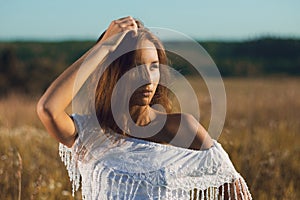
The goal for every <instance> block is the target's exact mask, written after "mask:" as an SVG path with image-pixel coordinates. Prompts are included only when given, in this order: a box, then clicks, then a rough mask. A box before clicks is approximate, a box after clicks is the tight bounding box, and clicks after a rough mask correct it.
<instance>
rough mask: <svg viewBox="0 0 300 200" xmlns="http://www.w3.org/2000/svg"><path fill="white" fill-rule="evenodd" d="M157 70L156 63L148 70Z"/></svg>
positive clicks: (157, 65)
mask: <svg viewBox="0 0 300 200" xmlns="http://www.w3.org/2000/svg"><path fill="white" fill-rule="evenodd" d="M156 69H159V64H158V63H154V64H152V65H151V66H150V70H156Z"/></svg>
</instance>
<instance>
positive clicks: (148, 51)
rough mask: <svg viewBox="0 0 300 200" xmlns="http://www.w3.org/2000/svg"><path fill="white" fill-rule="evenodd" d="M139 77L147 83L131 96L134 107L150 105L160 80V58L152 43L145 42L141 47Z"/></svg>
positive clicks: (138, 64)
mask: <svg viewBox="0 0 300 200" xmlns="http://www.w3.org/2000/svg"><path fill="white" fill-rule="evenodd" d="M139 49H140V52H139V59H138V60H139V63H137V68H138V69H139V70H138V71H139V74H138V75H139V76H140V77H141V78H143V80H144V81H145V82H146V84H144V85H143V86H141V87H139V88H138V89H137V90H136V91H135V92H134V93H133V95H132V96H131V104H132V105H140V106H144V105H149V104H150V102H151V100H152V98H153V96H154V94H155V91H156V88H157V85H158V83H159V79H160V71H159V58H158V55H157V50H156V48H155V46H154V44H153V43H152V42H150V41H149V40H144V41H142V42H141V44H140V45H139Z"/></svg>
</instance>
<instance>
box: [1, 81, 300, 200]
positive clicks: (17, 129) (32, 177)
mask: <svg viewBox="0 0 300 200" xmlns="http://www.w3.org/2000/svg"><path fill="white" fill-rule="evenodd" d="M224 82H225V87H226V93H227V101H228V102H227V115H226V121H225V126H224V129H223V133H222V134H221V136H220V137H219V142H220V143H221V144H222V145H223V147H224V149H225V150H226V151H227V152H228V154H229V156H230V157H231V159H232V162H233V163H234V165H235V166H236V168H237V170H238V171H239V172H240V173H241V174H242V175H243V176H244V178H245V179H246V181H247V183H248V185H249V188H250V190H251V192H252V196H253V197H254V199H257V200H259V199H300V170H299V169H300V160H299V155H300V138H299V136H300V135H299V134H300V133H299V131H300V120H299V119H300V90H299V86H300V79H299V78H268V79H263V78H260V79H225V80H224ZM200 96H201V94H200ZM203 99H204V100H203V101H202V102H201V103H200V105H201V106H202V107H206V105H209V102H207V100H206V99H205V98H203ZM36 100H37V98H35V97H28V96H24V95H18V94H11V95H8V96H5V97H2V98H1V99H0V141H1V142H0V199H5V200H10V199H19V198H20V199H73V197H72V196H71V193H70V192H71V186H70V183H69V180H68V177H67V173H66V170H65V168H64V166H63V164H62V163H61V162H60V159H59V157H58V144H57V142H55V141H54V140H53V139H52V138H51V137H50V136H48V134H47V133H46V132H45V130H44V129H43V127H42V125H41V123H40V122H39V120H38V118H37V116H36V112H35V104H36ZM204 110H205V109H204ZM207 112H209V110H208V111H207ZM205 117H206V116H205V115H204V122H203V124H204V126H206V125H207V119H205ZM75 199H80V193H77V194H76V198H75Z"/></svg>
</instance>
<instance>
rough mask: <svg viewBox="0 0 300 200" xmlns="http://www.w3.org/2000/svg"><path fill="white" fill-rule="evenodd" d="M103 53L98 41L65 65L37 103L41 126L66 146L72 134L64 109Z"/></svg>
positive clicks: (69, 121)
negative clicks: (67, 65)
mask: <svg viewBox="0 0 300 200" xmlns="http://www.w3.org/2000/svg"><path fill="white" fill-rule="evenodd" d="M107 53H108V50H107V48H106V47H102V46H101V44H97V45H96V46H94V47H93V48H92V49H90V50H89V51H88V52H86V53H85V54H84V55H83V56H82V57H81V58H79V59H78V60H77V61H76V62H74V63H73V64H72V65H71V66H69V67H68V68H67V69H66V70H65V71H64V72H63V73H62V74H61V75H60V76H59V77H58V78H57V79H56V80H55V81H54V82H53V83H52V84H51V85H50V87H49V88H48V89H47V90H46V92H45V93H44V95H43V96H42V97H41V99H40V100H39V102H38V105H37V112H38V115H39V118H40V119H41V121H42V123H43V124H44V126H45V128H46V129H47V131H48V132H49V134H50V135H52V136H53V137H54V138H56V139H57V140H58V141H59V142H61V143H63V144H65V145H67V146H72V144H73V143H74V140H75V137H76V135H75V126H74V123H73V122H72V120H71V118H70V117H69V116H68V114H67V113H66V112H65V109H66V108H67V106H68V105H69V104H70V103H71V101H72V99H73V97H74V96H75V95H76V93H77V92H78V90H79V89H80V88H81V87H82V85H83V84H84V82H85V81H86V80H87V79H88V77H89V76H90V75H91V73H92V72H93V71H94V70H95V69H96V67H97V66H98V64H99V62H101V61H102V60H103V59H104V58H105V56H106V55H107ZM75 84H76V89H74V85H75Z"/></svg>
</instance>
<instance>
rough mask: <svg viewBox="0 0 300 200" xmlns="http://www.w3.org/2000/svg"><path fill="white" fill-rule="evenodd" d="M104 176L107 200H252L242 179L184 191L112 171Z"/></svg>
mask: <svg viewBox="0 0 300 200" xmlns="http://www.w3.org/2000/svg"><path fill="white" fill-rule="evenodd" d="M106 176H107V178H108V180H109V181H108V183H107V184H108V189H109V191H108V193H106V194H107V197H106V198H105V197H102V198H104V199H109V200H113V199H123V200H127V199H141V198H140V197H141V196H142V197H143V198H146V199H157V200H161V199H168V200H172V199H174V200H177V199H187V200H228V199H230V200H252V197H251V194H250V192H249V190H248V187H247V184H246V182H245V181H244V179H243V178H242V177H239V178H238V179H236V180H235V181H234V182H233V183H225V184H223V185H221V186H220V187H209V188H207V189H202V190H200V189H197V188H195V189H192V190H186V189H183V188H168V186H154V185H152V184H150V183H148V182H145V181H141V180H134V179H132V178H130V177H129V176H128V175H125V174H116V173H114V172H113V171H112V170H110V171H109V172H108V173H107V174H106ZM98 189H99V188H98ZM104 194H105V192H104ZM146 196H147V197H146Z"/></svg>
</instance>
